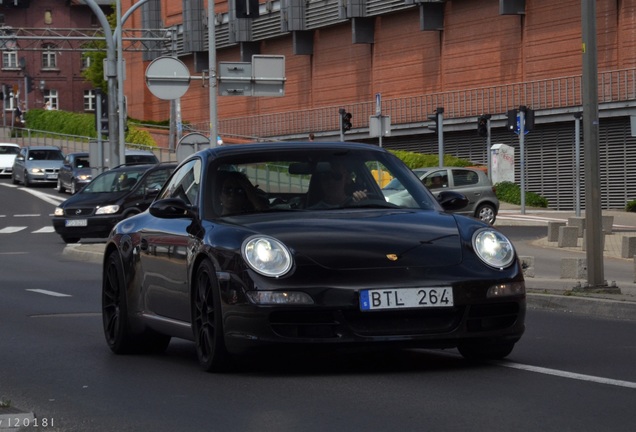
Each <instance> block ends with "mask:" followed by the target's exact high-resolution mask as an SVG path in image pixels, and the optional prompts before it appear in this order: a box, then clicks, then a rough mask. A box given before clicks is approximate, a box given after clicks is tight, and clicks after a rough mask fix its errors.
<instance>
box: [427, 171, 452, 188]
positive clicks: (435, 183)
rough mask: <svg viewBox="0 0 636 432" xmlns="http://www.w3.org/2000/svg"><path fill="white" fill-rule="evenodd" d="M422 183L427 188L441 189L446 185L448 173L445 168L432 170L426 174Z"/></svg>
mask: <svg viewBox="0 0 636 432" xmlns="http://www.w3.org/2000/svg"><path fill="white" fill-rule="evenodd" d="M424 185H425V186H426V187H427V188H429V189H441V188H445V187H448V175H447V174H446V170H440V171H434V172H432V173H430V174H429V175H427V176H426V178H425V179H424Z"/></svg>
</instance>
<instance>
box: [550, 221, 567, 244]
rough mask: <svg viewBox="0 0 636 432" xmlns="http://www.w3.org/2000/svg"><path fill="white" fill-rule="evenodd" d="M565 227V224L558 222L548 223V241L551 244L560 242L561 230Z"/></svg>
mask: <svg viewBox="0 0 636 432" xmlns="http://www.w3.org/2000/svg"><path fill="white" fill-rule="evenodd" d="M563 226H565V222H556V221H549V222H548V241H549V242H558V241H559V228H561V227H563Z"/></svg>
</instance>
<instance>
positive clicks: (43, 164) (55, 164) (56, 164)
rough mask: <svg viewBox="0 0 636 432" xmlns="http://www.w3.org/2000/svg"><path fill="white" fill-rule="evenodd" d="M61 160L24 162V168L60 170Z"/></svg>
mask: <svg viewBox="0 0 636 432" xmlns="http://www.w3.org/2000/svg"><path fill="white" fill-rule="evenodd" d="M62 162H63V161H61V160H58V161H55V160H30V161H26V162H25V166H27V167H37V168H60V167H61V166H62Z"/></svg>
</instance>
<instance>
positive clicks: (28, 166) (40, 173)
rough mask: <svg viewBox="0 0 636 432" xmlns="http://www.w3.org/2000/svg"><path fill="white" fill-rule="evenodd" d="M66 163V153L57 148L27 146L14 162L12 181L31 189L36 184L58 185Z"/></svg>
mask: <svg viewBox="0 0 636 432" xmlns="http://www.w3.org/2000/svg"><path fill="white" fill-rule="evenodd" d="M62 162H64V153H62V150H60V148H59V147H55V146H27V147H22V148H20V152H19V153H18V155H17V156H16V157H15V160H14V161H13V168H12V171H13V172H12V173H11V180H12V181H13V184H17V183H18V182H22V183H23V184H24V186H26V187H29V186H31V185H33V184H35V183H40V184H41V183H44V184H46V183H53V184H55V183H57V175H58V173H59V171H60V167H61V166H62Z"/></svg>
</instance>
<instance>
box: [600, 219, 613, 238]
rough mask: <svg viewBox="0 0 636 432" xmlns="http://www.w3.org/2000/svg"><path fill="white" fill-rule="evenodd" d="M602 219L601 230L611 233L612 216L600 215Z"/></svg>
mask: <svg viewBox="0 0 636 432" xmlns="http://www.w3.org/2000/svg"><path fill="white" fill-rule="evenodd" d="M601 218H602V220H603V232H604V233H605V234H611V233H613V232H614V216H601Z"/></svg>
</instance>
